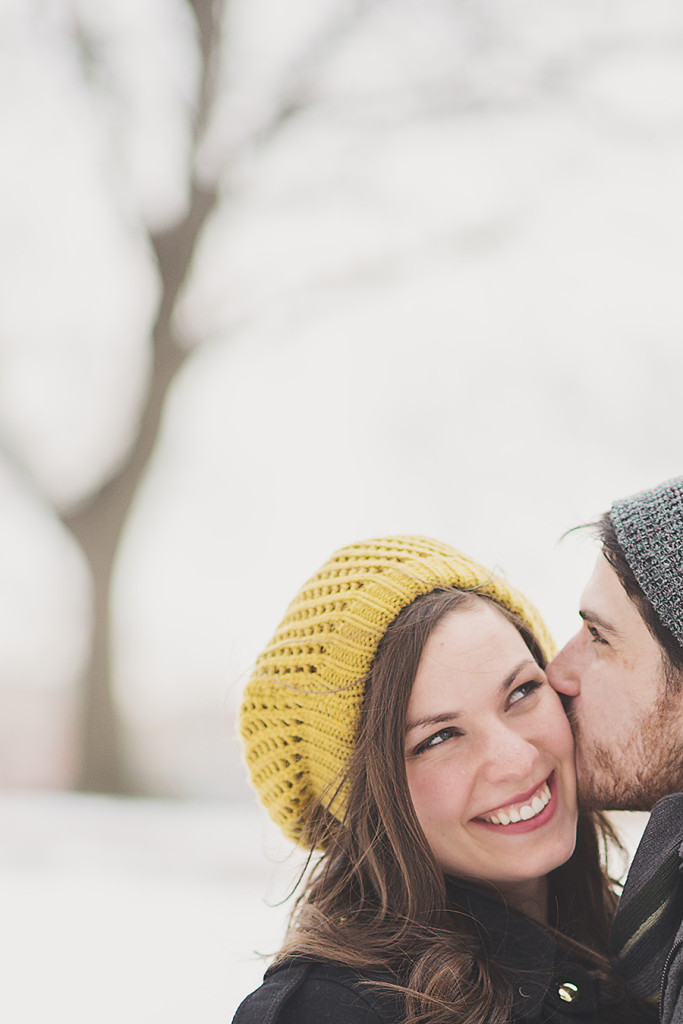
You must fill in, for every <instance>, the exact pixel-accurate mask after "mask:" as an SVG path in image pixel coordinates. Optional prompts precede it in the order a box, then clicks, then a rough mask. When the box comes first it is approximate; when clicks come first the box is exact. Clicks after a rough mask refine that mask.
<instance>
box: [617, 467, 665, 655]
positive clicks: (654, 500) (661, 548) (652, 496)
mask: <svg viewBox="0 0 683 1024" xmlns="http://www.w3.org/2000/svg"><path fill="white" fill-rule="evenodd" d="M609 516H610V519H611V520H612V523H613V524H614V529H615V532H616V535H617V540H618V541H619V544H620V545H621V548H622V550H623V552H624V555H625V556H626V561H627V562H628V564H629V566H630V567H631V571H632V572H633V575H634V576H635V578H636V580H637V581H638V583H639V584H640V587H641V589H642V591H643V593H644V594H645V596H646V597H647V599H648V601H649V602H650V604H651V605H652V607H653V608H654V610H655V612H656V613H657V616H658V618H659V619H660V621H661V622H662V623H663V624H664V625H665V626H667V627H668V628H669V629H670V630H671V632H672V633H673V635H674V636H675V637H676V639H677V640H678V642H679V644H680V645H681V646H682V647H683V476H678V477H676V478H675V479H674V480H667V481H666V482H665V483H663V484H659V486H658V487H653V488H652V489H651V490H649V491H641V492H640V493H639V494H634V495H632V496H631V497H630V498H622V500H621V501H615V503H614V504H613V505H612V508H611V509H610V512H609Z"/></svg>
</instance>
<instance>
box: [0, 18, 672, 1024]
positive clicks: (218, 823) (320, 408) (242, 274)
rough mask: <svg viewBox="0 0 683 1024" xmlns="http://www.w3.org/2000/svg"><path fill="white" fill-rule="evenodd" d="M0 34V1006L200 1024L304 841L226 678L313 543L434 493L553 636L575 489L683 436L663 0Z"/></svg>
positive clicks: (578, 564)
mask: <svg viewBox="0 0 683 1024" xmlns="http://www.w3.org/2000/svg"><path fill="white" fill-rule="evenodd" d="M0 47H1V48H2V56H1V60H0V83H1V85H2V88H1V89H0V139H1V140H2V152H3V158H2V160H1V161H0V514H1V516H2V528H1V529H0V567H1V571H0V785H2V787H3V789H4V795H2V796H1V797H0V891H2V892H3V894H4V902H3V906H4V907H6V908H8V910H9V912H8V913H5V914H3V924H2V925H1V926H0V949H1V950H3V952H4V954H5V963H8V962H12V963H14V964H15V967H14V968H13V970H12V971H11V972H10V981H9V984H8V986H6V987H5V991H4V992H3V993H2V995H0V1007H1V1006H2V1003H3V1002H4V1003H6V1006H7V1009H8V1011H9V1010H11V1013H12V1017H11V1019H12V1020H13V1021H24V1020H25V1021H31V1022H32V1021H38V1020H41V1019H44V1018H45V1016H46V1013H47V1011H48V1009H49V1011H50V1013H51V1016H52V1019H57V1020H62V1019H64V1020H66V1019H67V1015H68V1019H69V1021H70V1022H72V1024H80V1022H81V1021H83V1022H85V1021H86V1020H88V1021H89V1020H90V1019H92V1016H93V1011H96V1012H97V1017H98V1020H99V1021H100V1022H101V1024H108V1022H109V1021H110V1020H111V1021H112V1022H113V1021H114V1020H116V1021H118V1020H119V1019H120V1018H121V1015H122V1013H125V1014H126V1019H128V1020H129V1021H131V1022H132V1024H138V1022H140V1024H142V1022H145V1024H147V1022H150V1024H151V1022H156V1021H161V1020H163V1021H164V1024H174V1021H175V1020H178V1021H180V1020H181V1019H183V1020H186V1019H187V1017H188V1014H192V1015H193V1016H194V1017H195V1018H197V1019H201V1020H203V1021H206V1022H211V1024H213V1022H218V1021H224V1020H226V1019H228V1020H229V1019H230V1017H231V1014H232V1012H233V1010H234V1007H235V1005H236V1003H237V1001H238V999H239V998H240V996H241V995H243V994H244V993H246V992H247V991H248V990H249V989H250V988H252V987H253V985H255V984H256V982H257V979H258V977H259V976H260V973H261V970H262V964H261V963H260V962H259V961H257V960H256V959H255V958H254V957H253V955H252V954H253V950H254V949H255V948H257V947H258V948H259V949H260V950H261V951H264V952H268V951H269V950H272V949H273V948H275V947H276V945H277V942H278V938H279V934H280V931H281V928H282V922H283V920H284V914H285V910H284V909H283V908H282V907H280V908H279V909H277V910H275V909H271V908H269V907H268V906H267V905H266V903H267V902H271V903H272V902H276V901H278V900H280V899H281V898H282V897H283V896H284V895H285V893H286V891H287V885H288V884H289V882H291V879H292V877H294V874H295V868H296V857H295V856H293V855H292V854H291V853H289V851H288V850H287V849H286V848H285V846H284V845H283V844H282V843H281V842H279V841H278V840H277V838H276V837H275V836H274V834H273V833H272V831H271V830H270V829H269V828H268V826H267V825H265V823H264V821H263V818H262V817H261V816H260V815H259V813H258V812H257V811H256V810H255V809H254V807H253V806H252V804H253V800H252V798H251V796H250V793H249V789H248V786H247V784H246V782H245V780H244V771H243V768H242V765H241V760H240V757H241V755H240V752H239V746H238V743H237V740H236V738H235V724H234V718H235V710H236V708H237V705H238V702H239V694H240V690H241V688H242V685H243V682H244V679H245V677H246V675H247V674H248V672H249V668H250V665H251V663H252V661H253V659H254V657H255V656H256V654H257V653H258V650H259V648H260V646H261V645H262V644H263V643H264V642H266V641H267V639H268V637H269V635H270V633H271V631H272V629H273V627H274V626H275V625H276V623H277V621H278V619H279V618H280V616H281V613H282V611H283V609H284V607H285V605H286V604H287V602H288V601H289V599H290V598H291V597H292V596H293V594H294V592H295V591H296V589H297V588H298V587H299V585H300V584H301V583H302V582H303V580H304V579H305V578H306V577H307V576H308V575H309V574H310V573H311V572H312V571H313V570H314V569H316V568H317V566H318V565H319V564H320V563H321V562H322V561H323V560H325V559H326V558H327V557H328V556H329V554H330V553H331V552H332V551H333V550H334V549H335V548H337V547H339V546H340V545H342V544H345V543H348V542H349V541H351V540H354V539H359V538H362V537H367V536H371V535H376V534H382V533H388V532H416V533H425V534H430V535H433V536H436V537H438V538H440V539H443V540H446V541H449V542H451V543H453V544H454V545H456V546H458V547H461V548H463V549H464V550H466V551H467V552H469V553H470V554H472V555H474V556H476V557H478V558H479V559H480V560H481V561H483V562H485V563H487V564H489V565H491V566H492V567H496V568H497V569H498V570H499V571H502V572H503V573H504V574H506V575H507V576H509V578H510V579H511V580H512V581H513V582H514V583H515V584H517V585H518V586H520V587H521V588H522V589H524V590H526V591H527V592H528V593H529V594H530V595H531V596H532V598H533V599H534V600H535V601H536V603H537V604H538V605H539V607H540V608H541V609H542V611H543V612H544V613H545V616H546V618H547V619H548V621H549V624H550V625H551V627H552V629H553V631H554V632H555V634H556V637H557V639H558V640H559V641H560V642H563V641H564V640H566V639H567V638H568V637H569V635H571V633H572V632H573V631H574V629H575V623H576V613H575V608H576V600H577V596H578V593H579V592H580V589H581V586H582V584H583V582H584V580H585V578H586V577H587V575H588V573H589V571H590V566H591V564H592V561H593V558H594V554H595V552H594V549H593V546H592V543H591V542H590V541H586V540H585V539H583V540H582V539H579V538H576V537H573V538H568V539H567V540H564V541H562V542H561V543H559V538H560V536H561V534H562V533H563V531H565V530H566V529H568V528H570V527H572V526H574V525H576V524H577V523H579V522H582V521H585V520H590V519H593V518H595V517H596V516H597V515H599V514H600V512H602V511H603V510H604V509H605V508H606V507H608V506H609V504H610V503H611V501H612V500H613V499H614V498H615V497H618V496H622V495H625V494H628V493H631V492H633V491H636V490H639V489H641V488H642V487H645V486H648V485H651V484H654V483H657V482H659V481H660V480H663V479H665V478H666V477H668V476H672V475H676V474H678V473H680V472H681V470H682V468H683V458H682V455H683V446H682V443H681V442H682V440H683V424H682V422H681V420H682V417H681V411H680V409H681V401H680V380H681V370H682V369H683V347H682V346H681V336H682V334H683V330H682V328H683V297H682V289H681V285H680V277H681V256H682V255H683V202H682V201H681V187H680V182H681V180H683V61H682V60H681V56H682V55H683V12H682V11H681V9H680V6H679V5H678V4H676V3H674V2H673V0H652V2H651V3H649V4H648V5H647V6H644V5H642V4H640V3H638V2H636V0H619V2H618V3H617V2H612V0H590V2H587V0H586V2H583V0H557V2H556V3H554V4H551V5H548V4H547V3H542V2H541V0H520V2H517V3H512V4H511V3H510V2H509V0H476V2H473V0H470V2H465V0H315V2H313V0H289V2H288V3H286V4H283V3H277V2H276V0H118V2H117V3H116V4H102V3H101V2H98V0H0ZM77 794H78V795H77ZM86 794H89V795H86ZM93 794H110V796H108V797H103V796H101V795H98V796H95V795H93ZM124 797H127V798H130V797H136V798H137V799H136V800H130V799H123V798H124ZM264 901H265V902H264ZM55 1013H56V1018H55ZM8 1016H9V1014H8Z"/></svg>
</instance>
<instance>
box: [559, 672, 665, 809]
mask: <svg viewBox="0 0 683 1024" xmlns="http://www.w3.org/2000/svg"><path fill="white" fill-rule="evenodd" d="M567 714H568V716H569V721H570V723H571V727H572V732H573V733H574V739H575V741H576V748H577V759H576V762H577V787H578V798H579V806H580V808H581V809H582V810H585V811H604V810H612V811H650V810H652V808H653V807H654V805H655V804H656V803H657V801H658V800H661V798H662V797H664V796H667V794H669V793H679V792H681V791H683V744H682V743H681V727H680V723H679V716H680V715H681V695H680V693H671V692H667V691H666V690H663V692H662V695H661V697H660V698H659V700H658V701H657V702H656V704H655V705H654V706H653V708H652V711H651V712H650V714H647V715H643V716H642V717H641V718H640V719H639V720H638V721H637V722H635V723H634V725H633V727H632V730H631V733H630V735H628V736H624V737H623V740H620V741H619V742H618V744H616V743H615V744H614V745H613V746H612V747H609V746H606V745H604V744H601V743H598V742H597V741H594V740H586V738H585V737H584V734H583V731H582V729H581V726H580V723H579V721H578V719H577V718H576V716H575V715H574V713H573V709H572V707H571V705H570V707H569V708H568V710H567Z"/></svg>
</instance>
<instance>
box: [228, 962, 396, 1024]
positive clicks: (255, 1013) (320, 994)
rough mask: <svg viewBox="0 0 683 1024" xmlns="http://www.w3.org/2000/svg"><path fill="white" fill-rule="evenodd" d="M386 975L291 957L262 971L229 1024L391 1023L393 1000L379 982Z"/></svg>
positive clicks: (394, 1012) (386, 978)
mask: <svg viewBox="0 0 683 1024" xmlns="http://www.w3.org/2000/svg"><path fill="white" fill-rule="evenodd" d="M382 980H384V981H393V980H395V979H393V978H392V977H391V976H390V975H379V974H361V973H359V972H358V971H354V970H351V969H350V968H348V967H338V966H335V965H334V964H325V963H320V962H318V961H301V960H297V961H290V962H288V963H284V964H281V965H278V966H277V967H274V968H271V969H270V970H269V971H267V972H266V975H265V978H264V980H263V984H262V985H261V986H260V987H259V988H257V989H256V990H255V991H254V992H252V993H251V995H249V996H247V998H246V999H245V1000H244V1002H243V1003H242V1004H241V1005H240V1007H239V1008H238V1010H237V1013H236V1014H235V1017H234V1018H233V1024H323V1022H324V1024H394V1022H395V1021H399V1020H400V1019H401V1014H400V1012H399V1007H398V1003H397V998H396V996H394V995H393V994H392V993H391V992H389V991H387V990H386V989H383V988H381V987H380V985H379V983H380V982H381V981H382Z"/></svg>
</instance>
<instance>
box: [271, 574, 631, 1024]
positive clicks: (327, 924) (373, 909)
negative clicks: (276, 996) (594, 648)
mask: <svg viewBox="0 0 683 1024" xmlns="http://www.w3.org/2000/svg"><path fill="white" fill-rule="evenodd" d="M473 594H476V591H475V592H466V591H462V590H457V589H454V588H449V589H445V590H435V591H433V592H432V593H430V594H426V595H424V596H422V597H419V598H417V600H415V601H414V602H413V603H412V604H411V605H409V606H408V607H407V608H405V609H403V611H402V612H401V613H400V615H399V616H398V617H397V618H396V619H395V621H394V622H393V623H392V624H391V625H390V626H389V628H388V629H387V631H386V633H385V634H384V636H383V638H382V641H381V643H380V645H379V648H378V651H377V654H376V656H375V658H374V660H373V663H372V666H371V669H370V672H369V673H368V677H367V680H366V690H365V698H364V702H363V708H362V712H361V719H360V727H359V732H358V737H357V741H356V744H355V747H354V750H353V753H352V755H351V757H350V760H349V765H348V771H347V773H346V776H345V779H344V781H343V786H344V789H345V791H346V794H347V798H346V808H347V809H346V812H345V815H344V819H343V821H341V822H340V821H338V820H337V818H335V817H333V816H332V815H331V814H330V813H329V812H328V811H327V810H326V809H325V807H324V806H323V805H322V802H318V803H317V804H316V805H314V808H313V810H312V812H311V814H310V816H309V819H308V834H307V839H308V841H309V844H310V847H311V849H313V848H315V847H317V848H318V849H322V850H323V851H324V852H323V854H322V856H321V857H320V859H319V861H318V862H317V864H316V865H315V867H314V868H313V869H312V870H311V872H310V874H309V875H308V878H307V881H306V883H305V885H304V888H303V892H302V894H301V895H300V897H299V899H298V901H297V904H296V906H295V909H294V912H293V915H292V921H291V924H290V929H289V932H288V934H287V936H286V939H285V943H284V945H283V947H282V949H281V951H280V953H279V958H280V959H287V958H290V957H293V956H299V957H301V956H303V957H307V958H314V959H317V960H324V961H328V962H331V963H335V964H341V965H344V966H347V967H351V968H354V969H357V970H359V971H361V972H364V973H367V972H369V971H374V972H377V971H391V972H392V974H393V975H394V976H395V977H396V978H397V979H398V980H397V982H396V986H395V987H396V988H397V989H398V990H399V991H400V993H401V994H402V995H403V998H404V1000H405V1017H404V1019H405V1021H406V1024H417V1022H418V1021H422V1022H429V1024H445V1022H446V1021H449V1022H451V1024H453V1022H459V1024H482V1022H484V1021H485V1020H486V1021H487V1020H490V1019H501V1020H503V1019H505V1016H506V1013H507V1012H508V1011H509V1008H510V1006H511V1001H512V991H511V986H510V982H509V980H508V979H507V978H506V977H505V976H504V974H503V972H502V971H501V970H500V969H499V968H498V967H497V965H496V964H495V962H493V961H491V960H488V959H487V958H486V957H485V955H484V954H483V953H482V952H481V951H480V950H478V948H477V947H476V945H475V944H474V943H473V941H472V934H471V933H470V932H469V930H468V925H467V922H466V920H465V919H463V917H462V915H454V914H452V913H449V911H448V907H447V901H446V889H445V879H444V875H443V872H442V870H441V869H440V867H439V866H438V865H437V864H436V862H435V860H434V857H433V855H432V852H431V850H430V848H429V845H428V843H427V840H426V838H425V836H424V833H423V831H422V828H421V827H420V824H419V822H418V820H417V816H416V814H415V810H414V808H413V804H412V801H411V798H410V793H409V789H408V783H407V779H406V769H405V757H404V750H403V735H404V729H405V721H406V710H407V706H408V700H409V697H410V693H411V689H412V686H413V682H414V679H415V675H416V673H417V668H418V664H419V661H420V657H421V655H422V652H423V650H424V646H425V644H426V642H427V640H428V638H429V636H430V635H431V633H432V632H433V630H434V628H435V627H436V625H437V624H438V623H439V622H440V620H441V619H442V618H443V617H444V616H445V615H446V614H448V613H449V612H452V611H456V610H458V609H460V608H462V607H463V606H465V605H467V604H468V603H470V602H471V601H472V598H473ZM478 597H479V599H482V600H491V599H490V598H486V597H484V596H483V595H478ZM497 607H499V608H500V610H501V612H503V614H505V615H506V616H507V617H508V618H509V619H510V620H511V621H512V622H513V623H514V625H515V626H516V628H517V629H518V630H519V632H520V633H521V635H522V637H523V639H524V640H525V642H526V644H527V646H528V647H529V650H530V651H531V653H532V654H533V656H534V658H535V659H536V660H537V661H538V663H539V664H540V665H541V667H545V658H544V655H543V651H542V650H541V648H540V645H539V644H538V642H537V641H536V638H535V637H534V636H533V634H532V633H531V632H530V630H529V628H528V627H527V626H526V625H525V624H524V623H523V622H522V621H521V620H519V619H517V618H516V617H515V616H513V615H512V614H511V613H509V612H508V611H507V610H506V609H504V608H502V607H501V606H500V605H497ZM332 798H333V794H330V795H329V800H328V801H327V803H328V804H329V802H331V800H332ZM606 837H610V838H614V837H613V833H612V832H611V830H610V828H609V826H608V825H607V823H606V822H605V821H603V819H602V818H601V817H600V816H598V815H587V814H583V815H581V816H580V819H579V827H578V836H577V844H576V848H575V851H574V853H573V855H572V857H571V858H570V860H569V861H568V862H567V863H566V864H565V865H562V866H561V867H559V868H557V869H556V870H555V871H554V872H552V875H551V877H550V892H551V896H552V898H553V900H554V903H555V906H554V911H555V917H556V921H557V928H558V932H559V933H561V935H563V936H564V937H565V938H566V941H567V942H568V943H569V944H571V945H572V947H573V949H574V953H575V955H576V956H577V957H578V959H579V960H580V961H581V962H583V963H584V964H585V965H586V966H588V967H589V968H590V969H592V970H595V971H596V972H597V973H598V975H599V977H600V978H601V979H602V988H603V992H602V994H601V995H602V999H603V1002H604V1003H605V1004H606V1005H609V1004H610V1003H611V1004H612V1005H614V1006H615V1011H616V1007H617V1005H618V1016H615V1019H619V1020H620V1021H624V1022H625V1021H628V1020H629V1019H634V1020H636V1019H638V1020H642V1015H641V1016H636V1015H635V1011H634V1010H633V1011H632V1010H629V1006H632V1005H633V1004H632V1002H631V1003H629V1002H628V1001H627V1002H626V1003H625V1004H624V1003H623V1002H622V1000H623V998H624V993H623V986H622V985H621V983H620V982H619V981H618V979H615V978H614V977H613V976H612V975H611V972H610V971H609V969H608V966H607V960H606V955H607V938H608V931H609V925H610V921H611V918H612V916H613V913H614V910H615V907H616V897H615V895H614V893H613V890H612V888H611V886H610V884H609V881H608V879H607V877H606V874H605V872H604V871H603V869H602V868H601V865H600V846H601V843H604V842H605V841H606ZM407 951H409V953H408V952H407ZM631 1013H633V1017H631ZM492 1015H493V1017H492Z"/></svg>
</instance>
